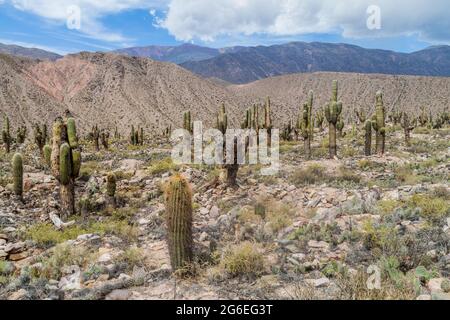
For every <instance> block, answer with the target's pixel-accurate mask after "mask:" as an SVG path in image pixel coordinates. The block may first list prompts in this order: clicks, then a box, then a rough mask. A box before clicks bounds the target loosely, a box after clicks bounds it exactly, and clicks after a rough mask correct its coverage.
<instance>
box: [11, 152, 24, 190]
mask: <svg viewBox="0 0 450 320" xmlns="http://www.w3.org/2000/svg"><path fill="white" fill-rule="evenodd" d="M12 173H13V190H14V194H15V195H16V196H17V197H19V198H20V199H23V159H22V155H21V154H20V153H16V154H15V155H14V157H13V158H12Z"/></svg>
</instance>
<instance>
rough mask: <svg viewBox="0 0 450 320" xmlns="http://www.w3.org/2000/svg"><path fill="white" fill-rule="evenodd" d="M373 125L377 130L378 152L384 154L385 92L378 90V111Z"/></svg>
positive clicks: (374, 116)
mask: <svg viewBox="0 0 450 320" xmlns="http://www.w3.org/2000/svg"><path fill="white" fill-rule="evenodd" d="M372 127H373V129H374V130H375V131H376V152H377V154H378V155H383V154H384V149H385V144H386V142H385V139H386V123H385V118H384V104H383V93H382V92H381V91H378V92H377V95H376V111H375V114H374V115H373V117H372Z"/></svg>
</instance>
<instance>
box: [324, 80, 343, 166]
mask: <svg viewBox="0 0 450 320" xmlns="http://www.w3.org/2000/svg"><path fill="white" fill-rule="evenodd" d="M332 90H333V92H332V98H331V101H330V103H329V104H328V105H326V106H325V111H324V112H325V117H326V118H327V121H328V126H329V130H328V131H329V133H328V134H329V152H330V158H331V159H332V158H334V157H336V156H337V147H336V124H337V122H338V120H339V116H340V115H341V112H342V102H340V101H339V102H338V101H337V97H338V82H337V81H336V80H334V81H333V89H332Z"/></svg>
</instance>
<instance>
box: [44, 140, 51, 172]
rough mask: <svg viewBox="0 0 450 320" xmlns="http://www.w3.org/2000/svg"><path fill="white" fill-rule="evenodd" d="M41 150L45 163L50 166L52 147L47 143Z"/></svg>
mask: <svg viewBox="0 0 450 320" xmlns="http://www.w3.org/2000/svg"><path fill="white" fill-rule="evenodd" d="M43 152H44V160H45V164H46V165H47V167H49V168H50V167H51V165H52V159H51V158H52V148H51V147H50V146H49V145H48V144H46V145H45V146H44V148H43Z"/></svg>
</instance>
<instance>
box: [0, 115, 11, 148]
mask: <svg viewBox="0 0 450 320" xmlns="http://www.w3.org/2000/svg"><path fill="white" fill-rule="evenodd" d="M2 140H3V143H4V144H5V150H6V153H9V152H10V151H11V143H12V137H11V134H10V131H9V118H8V117H7V116H5V117H4V121H3V130H2Z"/></svg>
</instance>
